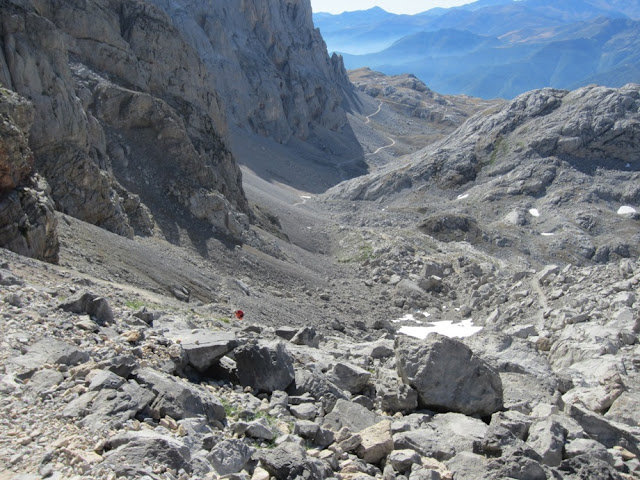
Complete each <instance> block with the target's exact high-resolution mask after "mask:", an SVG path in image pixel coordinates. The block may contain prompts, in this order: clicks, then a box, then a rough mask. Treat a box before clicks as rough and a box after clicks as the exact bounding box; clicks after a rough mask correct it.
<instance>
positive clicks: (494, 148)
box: [328, 84, 640, 264]
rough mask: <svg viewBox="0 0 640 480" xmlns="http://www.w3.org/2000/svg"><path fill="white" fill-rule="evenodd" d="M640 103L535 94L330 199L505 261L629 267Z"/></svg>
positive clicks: (594, 92)
mask: <svg viewBox="0 0 640 480" xmlns="http://www.w3.org/2000/svg"><path fill="white" fill-rule="evenodd" d="M638 95H639V93H638V86H637V85H633V84H631V85H628V86H626V87H624V88H621V89H608V88H604V87H596V86H591V87H585V88H582V89H579V90H576V91H573V92H568V91H562V90H552V89H545V90H538V91H532V92H529V93H526V94H523V95H522V96H520V97H517V98H516V99H515V100H513V101H512V102H509V103H507V104H504V105H502V106H497V107H495V108H493V109H489V110H487V111H484V112H481V113H478V114H476V115H475V116H474V117H473V118H471V119H470V120H469V121H467V122H466V123H465V124H464V125H463V126H462V127H460V129H458V130H457V131H455V132H454V133H452V134H451V135H450V136H449V137H447V138H445V139H443V140H442V141H440V142H438V143H435V144H433V145H431V146H428V147H426V148H425V149H423V150H422V151H420V152H418V153H415V154H413V155H410V156H407V157H405V159H404V160H403V161H402V162H401V163H400V164H394V165H390V166H388V168H386V169H383V170H381V171H379V172H376V173H372V174H371V175H369V176H365V177H361V178H358V179H356V180H353V181H351V182H346V183H344V184H342V185H340V186H338V187H336V188H335V189H333V190H331V191H330V192H329V193H328V197H329V198H347V199H350V200H367V201H374V200H375V201H377V202H378V203H380V202H382V203H384V204H386V205H388V206H393V207H394V208H402V209H403V211H404V212H406V213H410V212H413V215H414V219H415V222H416V225H418V224H420V228H421V229H422V230H423V231H424V232H425V233H427V234H429V235H432V236H434V237H436V238H439V239H441V240H443V241H462V240H464V241H469V242H472V243H474V244H475V245H477V246H482V248H483V249H484V250H486V251H487V252H491V253H492V254H496V255H499V256H502V257H505V256H512V255H517V256H523V257H525V258H528V259H530V260H532V261H536V262H540V261H541V262H543V263H544V262H549V261H557V260H559V259H562V260H564V261H566V262H568V263H578V264H580V263H584V262H587V261H595V262H606V261H607V260H609V258H610V257H611V256H613V258H620V257H635V256H637V255H638V253H639V252H638V249H637V246H638V234H639V231H638V223H637V222H638V213H637V207H638V204H639V203H640V198H639V197H638V194H639V192H640V190H638V180H639V178H640V177H638V169H639V168H640V166H639V165H638V160H637V151H638V148H639V145H638V141H637V133H636V132H637V129H638V122H639V121H640V117H639V115H638V112H639V107H640V104H639V101H640V97H639V96H638ZM625 207H627V208H625Z"/></svg>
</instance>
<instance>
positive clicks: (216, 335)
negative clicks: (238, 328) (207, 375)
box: [170, 330, 238, 372]
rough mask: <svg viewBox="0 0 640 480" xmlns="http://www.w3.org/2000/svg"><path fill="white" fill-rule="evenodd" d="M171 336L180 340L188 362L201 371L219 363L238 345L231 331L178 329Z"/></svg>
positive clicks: (175, 339) (177, 340) (176, 340)
mask: <svg viewBox="0 0 640 480" xmlns="http://www.w3.org/2000/svg"><path fill="white" fill-rule="evenodd" d="M170 338H171V339H172V340H173V341H175V342H180V345H181V346H182V349H183V351H184V353H185V355H186V357H187V363H188V364H189V365H191V366H192V367H193V368H195V369H196V370H198V371H199V372H206V371H207V370H209V369H210V368H211V367H213V366H215V365H217V363H218V360H220V358H222V357H223V356H224V355H226V354H227V353H229V352H230V351H232V350H233V349H234V348H235V347H236V346H237V345H238V341H237V340H236V336H235V334H233V333H231V332H203V331H193V330H191V331H177V332H175V333H174V334H172V335H171V336H170Z"/></svg>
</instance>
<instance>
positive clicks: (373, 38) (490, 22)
mask: <svg viewBox="0 0 640 480" xmlns="http://www.w3.org/2000/svg"><path fill="white" fill-rule="evenodd" d="M314 22H315V25H316V26H317V27H319V28H320V32H321V33H322V35H323V37H324V39H325V41H326V42H327V45H328V47H329V50H330V51H336V52H339V53H341V54H342V55H343V57H344V61H345V66H346V67H347V68H349V69H354V68H360V67H365V66H366V67H370V68H372V69H375V70H378V71H381V72H383V73H386V74H388V75H396V74H400V73H413V74H415V75H416V76H418V77H419V78H420V79H421V80H422V81H424V82H425V83H426V84H427V85H428V86H429V88H431V89H433V90H435V91H438V92H440V93H444V94H467V95H473V96H478V97H482V98H496V97H502V98H513V97H515V96H516V95H519V94H520V93H522V92H525V91H528V90H531V89H534V88H542V87H556V88H566V89H574V88H577V87H580V86H583V85H587V84H589V83H598V84H602V85H607V86H611V87H619V86H622V85H624V84H626V83H630V82H637V83H640V2H637V1H636V0H553V1H552V0H519V1H516V0H479V1H477V2H474V3H471V4H468V5H464V6H461V7H456V8H449V9H444V8H435V9H431V10H428V11H426V12H423V13H419V14H416V15H396V14H393V13H389V12H386V11H384V10H382V9H381V8H377V7H376V8H372V9H370V10H364V11H358V12H345V13H343V14H340V15H331V14H327V13H317V14H314Z"/></svg>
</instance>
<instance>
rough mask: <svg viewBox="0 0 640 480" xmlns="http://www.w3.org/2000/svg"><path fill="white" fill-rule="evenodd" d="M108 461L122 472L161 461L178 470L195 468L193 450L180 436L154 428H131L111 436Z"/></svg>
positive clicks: (106, 445) (106, 457)
mask: <svg viewBox="0 0 640 480" xmlns="http://www.w3.org/2000/svg"><path fill="white" fill-rule="evenodd" d="M103 456H104V461H105V463H106V464H107V465H109V466H110V467H111V468H113V469H114V470H115V471H116V472H121V475H120V476H123V475H124V476H126V473H127V471H128V469H131V468H134V467H141V466H143V465H153V464H154V463H158V464H161V465H165V466H166V467H167V468H172V469H175V470H176V471H178V470H180V469H184V470H185V471H186V472H191V465H190V460H191V453H190V451H189V448H188V447H187V446H186V445H185V444H184V443H183V442H181V441H180V440H178V439H176V438H174V437H172V436H169V435H164V434H162V433H158V432H155V431H150V430H141V431H139V432H135V431H134V432H127V433H124V434H121V435H117V436H115V437H112V438H110V439H109V440H108V441H107V442H106V444H105V454H104V455H103Z"/></svg>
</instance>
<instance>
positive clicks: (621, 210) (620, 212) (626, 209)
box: [618, 205, 636, 215]
mask: <svg viewBox="0 0 640 480" xmlns="http://www.w3.org/2000/svg"><path fill="white" fill-rule="evenodd" d="M630 213H631V214H633V213H636V209H635V208H633V207H630V206H628V205H624V206H622V207H620V208H619V209H618V215H627V214H630Z"/></svg>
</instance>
